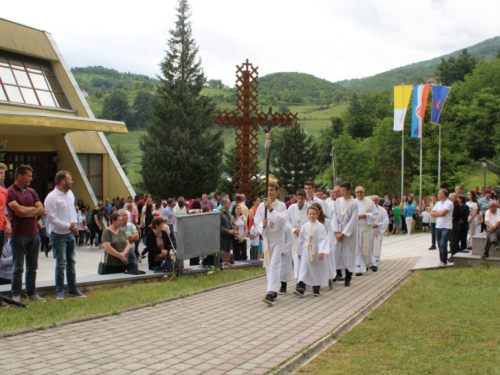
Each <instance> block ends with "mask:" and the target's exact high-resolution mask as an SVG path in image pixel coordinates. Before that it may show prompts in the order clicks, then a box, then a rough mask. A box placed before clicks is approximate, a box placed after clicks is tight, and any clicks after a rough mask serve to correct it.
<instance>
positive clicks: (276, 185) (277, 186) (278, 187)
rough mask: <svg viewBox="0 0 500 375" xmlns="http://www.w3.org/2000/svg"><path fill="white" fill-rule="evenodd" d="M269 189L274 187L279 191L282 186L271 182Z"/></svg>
mask: <svg viewBox="0 0 500 375" xmlns="http://www.w3.org/2000/svg"><path fill="white" fill-rule="evenodd" d="M267 186H268V188H270V187H272V188H273V189H274V190H276V191H279V190H280V186H279V185H278V183H277V182H274V181H271V182H269V184H267Z"/></svg>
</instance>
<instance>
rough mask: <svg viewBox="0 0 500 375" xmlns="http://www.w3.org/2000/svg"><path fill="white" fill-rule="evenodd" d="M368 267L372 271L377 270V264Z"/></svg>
mask: <svg viewBox="0 0 500 375" xmlns="http://www.w3.org/2000/svg"><path fill="white" fill-rule="evenodd" d="M370 269H371V270H372V271H373V272H377V271H378V267H377V266H371V267H370Z"/></svg>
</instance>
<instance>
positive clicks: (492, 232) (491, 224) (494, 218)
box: [481, 201, 500, 259]
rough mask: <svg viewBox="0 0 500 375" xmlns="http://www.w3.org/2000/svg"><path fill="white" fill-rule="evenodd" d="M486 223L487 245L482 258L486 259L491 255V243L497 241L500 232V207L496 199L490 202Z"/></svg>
mask: <svg viewBox="0 0 500 375" xmlns="http://www.w3.org/2000/svg"><path fill="white" fill-rule="evenodd" d="M484 223H485V224H486V228H487V230H486V234H487V235H486V246H485V247H484V254H483V255H482V256H481V259H486V258H489V257H490V247H491V244H492V243H494V244H496V243H497V237H498V235H499V234H500V229H499V227H500V209H498V205H497V202H496V201H492V202H490V203H488V211H486V215H485V218H484Z"/></svg>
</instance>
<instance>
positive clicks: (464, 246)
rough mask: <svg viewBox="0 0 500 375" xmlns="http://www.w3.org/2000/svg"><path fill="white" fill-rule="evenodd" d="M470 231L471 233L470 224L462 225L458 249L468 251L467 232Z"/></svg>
mask: <svg viewBox="0 0 500 375" xmlns="http://www.w3.org/2000/svg"><path fill="white" fill-rule="evenodd" d="M468 231H469V223H463V224H460V234H459V240H460V244H459V246H458V248H459V249H460V250H465V249H467V232H468Z"/></svg>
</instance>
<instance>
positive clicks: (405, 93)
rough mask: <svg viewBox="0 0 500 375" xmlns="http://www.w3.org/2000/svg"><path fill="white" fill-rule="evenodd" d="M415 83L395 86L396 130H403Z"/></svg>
mask: <svg viewBox="0 0 500 375" xmlns="http://www.w3.org/2000/svg"><path fill="white" fill-rule="evenodd" d="M412 89H413V85H401V86H394V131H402V130H403V126H404V123H405V116H406V109H407V108H408V103H409V102H410V96H411V92H412Z"/></svg>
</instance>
